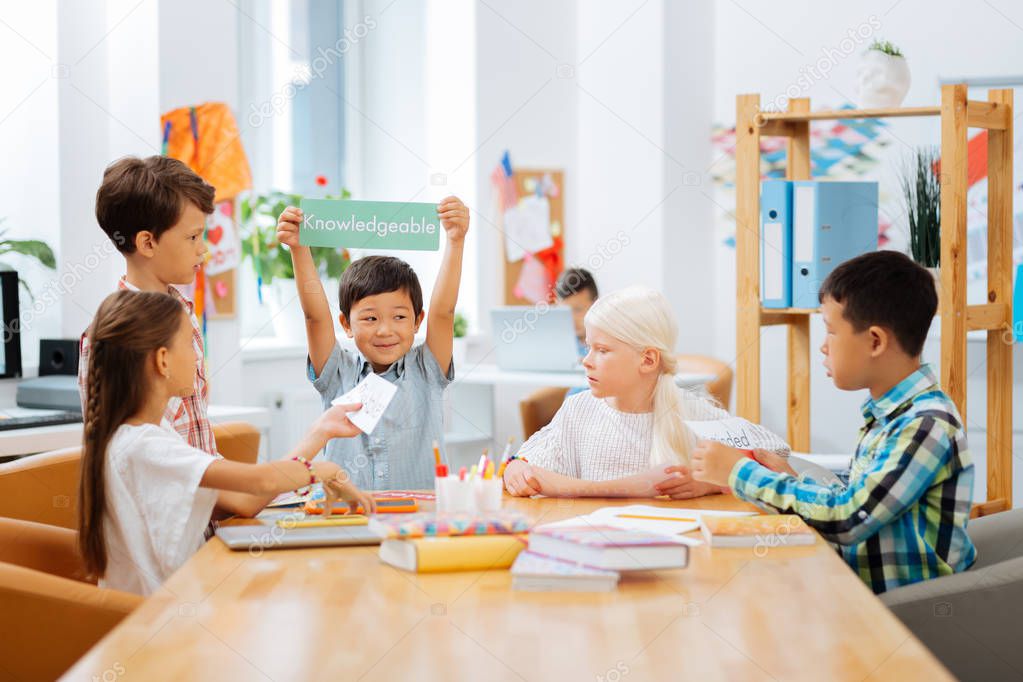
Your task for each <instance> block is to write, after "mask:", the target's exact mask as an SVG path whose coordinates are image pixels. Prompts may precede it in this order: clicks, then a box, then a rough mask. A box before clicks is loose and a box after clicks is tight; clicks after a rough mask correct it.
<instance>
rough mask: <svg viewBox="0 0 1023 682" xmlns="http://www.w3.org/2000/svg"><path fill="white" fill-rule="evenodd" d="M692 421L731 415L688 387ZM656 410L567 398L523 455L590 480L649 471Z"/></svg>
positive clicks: (773, 439) (779, 444)
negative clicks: (638, 410)
mask: <svg viewBox="0 0 1023 682" xmlns="http://www.w3.org/2000/svg"><path fill="white" fill-rule="evenodd" d="M682 394H683V395H682V404H683V410H684V412H685V418H686V420H687V421H707V420H715V419H729V418H731V415H730V414H728V411H727V410H723V409H721V408H720V407H717V406H716V405H715V404H714V403H713V402H712V401H711V400H709V399H708V398H707V397H705V396H704V395H702V394H699V393H695V392H693V391H686V390H682ZM653 424H654V413H653V412H643V413H632V412H620V411H619V410H616V409H615V408H613V407H611V406H610V405H608V404H607V402H605V401H604V400H603V399H601V398H595V397H594V396H593V394H592V393H591V392H590V391H584V392H582V393H577V394H575V395H572V396H569V397H568V398H566V399H565V402H564V404H563V405H562V406H561V409H559V410H558V412H557V414H555V415H554V419H553V420H551V423H550V424H548V425H547V426H545V427H543V428H542V429H540V430H539V431H537V432H536V433H534V434H533V435H532V436H531V437H530V438H529V440H527V441H526V442H525V443H523V445H522V448H521V449H520V450H519V454H520V455H521V456H523V457H525V458H526V459H527V460H528V461H529V463H530V464H533V465H535V466H537V467H540V468H541V469H546V470H547V471H554V472H557V473H559V474H564V475H566V476H572V477H574V478H579V479H582V480H587V481H608V480H612V479H616V478H623V477H625V476H631V475H632V474H636V473H639V472H641V471H644V470H646V469H649V468H650V467H651V466H652V465H651V463H650V455H651V450H652V442H653ZM748 428H749V429H751V430H753V431H756V432H758V434H759V435H760V436H761V438H762V439H763V440H766V441H767V442H769V443H771V445H770V447H769V448H768V449H770V450H774V451H776V452H778V453H780V454H784V455H788V453H789V449H790V448H789V446H788V444H787V443H786V442H785V441H784V439H782V438H780V437H778V436H777V435H775V434H774V433H772V432H771V431H769V430H768V429H766V428H764V427H763V426H760V425H759V424H750V425H749V427H748Z"/></svg>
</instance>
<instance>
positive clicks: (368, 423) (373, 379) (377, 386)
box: [330, 372, 398, 433]
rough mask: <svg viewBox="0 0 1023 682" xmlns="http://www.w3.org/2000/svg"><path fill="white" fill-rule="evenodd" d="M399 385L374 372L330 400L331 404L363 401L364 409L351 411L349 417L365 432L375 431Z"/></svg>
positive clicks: (348, 403)
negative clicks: (346, 391)
mask: <svg viewBox="0 0 1023 682" xmlns="http://www.w3.org/2000/svg"><path fill="white" fill-rule="evenodd" d="M397 390H398V387H397V386H395V385H394V384H392V383H391V382H390V381H387V380H386V379H381V378H380V377H379V376H377V375H376V374H373V373H372V372H371V373H370V374H368V375H367V376H366V378H365V379H363V380H362V381H360V382H359V385H358V386H356V387H355V388H353V389H352V390H350V391H348V393H345V394H344V395H343V396H341V397H339V398H334V399H333V400H331V401H330V404H331V405H350V404H352V403H362V409H361V410H359V411H358V412H349V413H348V418H349V419H351V420H352V423H353V424H355V425H356V426H358V427H359V428H360V429H362V432H363V433H373V429H375V428H376V427H377V422H379V421H380V417H382V416H383V414H384V410H386V409H387V405H388V404H390V402H391V399H392V398H394V394H395V392H396V391H397Z"/></svg>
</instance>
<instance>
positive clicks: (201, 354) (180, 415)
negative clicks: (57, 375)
mask: <svg viewBox="0 0 1023 682" xmlns="http://www.w3.org/2000/svg"><path fill="white" fill-rule="evenodd" d="M117 288H118V289H120V290H129V291H138V287H135V286H132V285H131V284H129V283H128V282H127V281H126V280H125V279H124V278H123V277H122V278H121V279H120V281H119V282H118V283H117ZM167 293H169V294H170V295H171V296H173V297H174V298H176V299H178V300H179V301H181V305H182V306H184V308H185V310H187V311H188V317H189V319H190V320H191V321H192V348H193V349H194V350H195V392H194V393H193V394H192V395H190V396H188V397H187V398H171V399H170V401H169V402H168V403H167V409H166V410H164V413H163V417H164V419H166V420H167V421H168V422H170V423H171V424H172V425H173V426H174V430H175V431H177V432H178V433H179V434H180V435H181V437H182V438H184V439H185V440H186V441H187V442H188V444H189V445H191V446H192V447H196V448H199V449H200V450H204V451H205V452H208V453H210V454H211V455H214V456H215V455H216V454H217V444H216V442H215V441H214V439H213V427H212V426H210V419H209V416H208V412H209V384H208V383H207V381H206V355H205V351H204V350H203V345H202V328H201V327H200V326H199V320H197V319H196V317H195V308H194V306H193V305H192V302H191V301H189V300H188V299H187V298H185V296H184V295H183V294H182V293H181V292H180V291H178V290H177V289H176V288H174V287H168V288H167ZM88 334H89V332H88V330H87V331H85V332H84V333H83V334H82V338H81V341H80V342H79V344H78V393H79V395H80V397H81V399H82V412H83V413H84V412H85V401H86V393H85V388H86V387H85V381H86V377H87V376H88V373H89V337H88Z"/></svg>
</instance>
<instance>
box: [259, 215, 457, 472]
mask: <svg viewBox="0 0 1023 682" xmlns="http://www.w3.org/2000/svg"><path fill="white" fill-rule="evenodd" d="M437 214H438V216H439V217H440V221H441V225H442V226H443V228H444V232H445V234H446V237H447V239H446V242H447V243H446V247H445V249H444V257H443V261H441V266H440V271H439V272H438V273H437V282H436V284H434V287H433V297H432V299H431V301H430V308H429V311H428V313H427V312H424V311H423V291H422V288H421V287H420V285H419V278H418V277H416V273H415V271H414V270H413V269H412V266H410V265H409V264H408V263H406V262H405V261H403V260H400V259H398V258H393V257H390V256H367V257H365V258H360V259H359V260H357V261H355V262H354V263H352V264H351V265H350V266H349V267H348V269H346V270H345V272H344V274H343V275H342V276H341V282H340V285H339V288H338V301H339V304H340V308H341V312H340V315H339V319H340V322H341V326H342V328H343V329H344V330H345V333H346V334H347V335H348V338H351V339H354V340H355V347H356V350H355V351H350V350H347V349H344V348H342V347H341V345H340V344H339V343H338V340H337V338H336V337H335V336H334V320H333V317H332V315H331V312H330V306H329V305H328V304H327V296H326V294H325V293H324V291H323V284H322V283H321V282H320V273H319V272H318V271H317V269H316V265H315V264H314V263H313V256H312V252H311V251H310V250H309V247H308V246H302V245H301V244H299V237H298V234H299V225H300V224H301V222H302V210H301V209H299V208H296V207H294V206H289V207H288V208H286V209H284V211H283V212H282V213H281V216H280V220H279V221H278V223H277V238H278V239H279V240H280V242H281V243H282V244H286V245H287V246H288V247H289V248H290V249H291V260H292V263H293V264H294V266H295V284H296V285H297V286H298V297H299V301H301V303H302V310H303V311H304V312H305V320H306V337H307V339H308V341H309V358H308V361H307V372H308V375H309V380H310V381H312V382H313V386H314V387H316V390H317V391H319V393H320V396H321V397H322V399H323V407H324V409H329V408H330V403H331V401H332V400H334V398H337V397H338V396H341V395H344V394H345V393H347V392H348V391H350V390H352V389H353V388H355V386H357V385H358V384H359V382H360V381H362V380H363V379H364V378H365V377H366V375H368V374H369V373H370V372H375V373H377V374H378V375H380V376H381V377H382V378H383V379H386V380H387V381H390V382H391V383H393V384H395V385H396V386H397V387H398V390H397V392H396V393H395V394H394V398H393V399H392V400H391V403H390V405H388V407H387V410H386V411H385V412H384V414H383V417H382V418H381V420H380V422H379V423H378V424H377V426H376V429H374V431H373V433H372V435H370V434H362V435H360V436H359V437H357V438H346V439H340V440H332V441H330V442H329V443H328V444H327V452H326V455H327V458H328V459H330V460H331V461H332V462H336V463H337V464H339V465H341V466H342V467H344V469H345V471H347V472H349V473H350V474H351V476H352V479H353V481H354V482H355V484H356V485H358V486H359V487H360V488H365V489H370V490H389V489H395V488H401V489H423V488H432V487H433V479H434V458H433V456H432V453H431V450H430V444H431V443H433V442H437V443H440V444H443V439H444V428H443V413H442V407H443V391H444V388H445V387H446V386H447V385H448V384H449V383H451V381H452V380H453V379H454V372H455V369H454V366H453V364H452V361H451V353H452V345H453V339H454V325H455V304H456V303H457V301H458V286H459V282H460V280H461V277H462V253H463V251H464V248H465V235H466V232H468V230H469V210H468V209H467V208H466V207H465V204H463V203H462V202H461V201H460V200H459V199H458V198H456V197H448V198H447V199H444V200H443V201H442V202H441V203H440V204H439V205H438V207H437ZM427 315H428V319H427V324H426V343H424V344H419V345H417V346H413V345H412V344H413V341H414V340H415V335H416V332H417V331H418V330H419V325H420V324H422V322H423V318H424V316H427Z"/></svg>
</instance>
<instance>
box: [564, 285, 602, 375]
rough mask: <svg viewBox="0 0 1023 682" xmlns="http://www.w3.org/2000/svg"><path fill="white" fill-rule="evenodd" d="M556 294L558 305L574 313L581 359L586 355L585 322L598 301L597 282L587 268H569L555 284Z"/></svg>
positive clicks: (573, 320) (573, 318) (573, 323)
mask: <svg viewBox="0 0 1023 682" xmlns="http://www.w3.org/2000/svg"><path fill="white" fill-rule="evenodd" d="M554 294H555V296H557V299H558V303H559V304H561V305H563V306H568V308H569V309H570V310H571V311H572V325H573V326H574V327H575V337H576V343H577V344H578V345H579V357H580V358H582V357H584V356H585V355H586V350H587V349H586V327H585V325H584V324H583V320H584V319H585V318H586V313H588V312H589V311H590V308H592V307H593V304H594V303H595V302H596V300H597V296H598V295H599V294H598V291H597V282H596V280H594V279H593V275H592V274H590V271H589V270H586V269H585V268H568V269H567V270H565V271H564V272H562V273H561V274H560V275H559V276H558V281H557V282H555V283H554Z"/></svg>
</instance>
